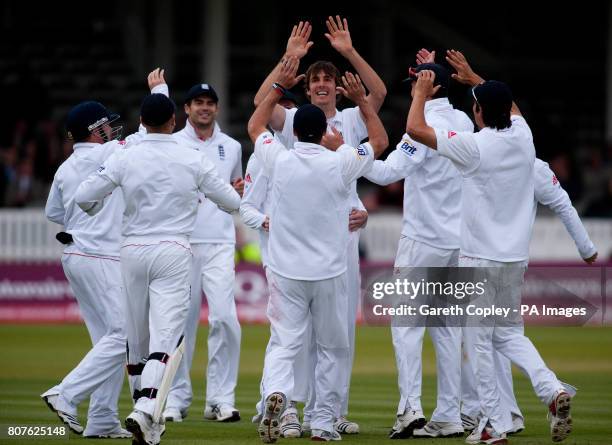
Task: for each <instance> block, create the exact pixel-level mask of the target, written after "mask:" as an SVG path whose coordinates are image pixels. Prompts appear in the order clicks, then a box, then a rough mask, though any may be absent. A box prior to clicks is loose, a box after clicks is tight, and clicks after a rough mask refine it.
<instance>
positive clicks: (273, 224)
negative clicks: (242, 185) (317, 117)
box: [255, 132, 374, 281]
mask: <svg viewBox="0 0 612 445" xmlns="http://www.w3.org/2000/svg"><path fill="white" fill-rule="evenodd" d="M255 155H256V156H257V157H258V158H259V160H260V161H261V163H262V164H263V167H264V170H265V171H266V173H267V174H268V176H269V178H270V181H272V194H271V197H270V239H269V243H268V267H269V268H270V269H271V270H272V271H273V272H274V273H277V274H278V275H281V276H284V277H286V278H290V279H294V280H305V281H318V280H325V279H329V278H333V277H337V276H339V275H341V274H342V273H344V272H345V271H346V263H347V259H346V246H347V243H348V236H349V231H348V229H347V221H348V216H349V213H350V210H351V205H350V192H351V183H352V182H353V181H355V180H356V179H357V178H358V177H360V176H361V175H363V173H364V172H366V171H368V170H369V169H370V168H371V166H372V161H373V159H374V155H373V150H372V147H371V146H370V144H369V143H365V144H362V145H360V146H359V147H356V148H352V147H349V146H348V145H343V146H341V147H340V148H339V149H338V150H337V151H336V152H332V151H329V150H327V149H326V148H325V147H322V146H321V145H317V144H309V143H304V142H296V143H295V145H294V149H293V150H287V149H286V148H285V147H284V146H283V145H282V144H280V143H279V142H277V141H275V140H274V139H273V136H272V134H271V133H269V132H265V133H262V134H261V135H260V136H259V137H258V138H257V141H256V142H255Z"/></svg>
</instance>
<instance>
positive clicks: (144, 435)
mask: <svg viewBox="0 0 612 445" xmlns="http://www.w3.org/2000/svg"><path fill="white" fill-rule="evenodd" d="M125 428H126V429H127V430H128V431H129V432H130V433H132V435H133V440H132V444H134V445H158V444H159V442H160V440H161V439H160V438H161V434H162V428H160V426H159V425H158V424H155V423H154V422H153V419H152V418H151V416H149V415H148V414H146V413H143V412H142V411H138V410H134V411H132V412H131V413H130V414H129V415H128V416H127V417H126V419H125Z"/></svg>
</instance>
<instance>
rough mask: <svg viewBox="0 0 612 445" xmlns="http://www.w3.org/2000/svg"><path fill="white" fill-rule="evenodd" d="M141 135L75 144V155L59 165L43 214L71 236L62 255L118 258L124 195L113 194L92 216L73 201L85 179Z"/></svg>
mask: <svg viewBox="0 0 612 445" xmlns="http://www.w3.org/2000/svg"><path fill="white" fill-rule="evenodd" d="M143 136H144V133H135V134H132V135H130V136H128V137H127V138H126V139H125V140H124V141H109V142H107V143H105V144H96V143H93V142H78V143H76V144H74V146H73V147H72V149H73V150H74V152H73V153H72V154H71V155H70V157H69V158H68V159H66V160H65V161H64V162H63V163H62V165H60V166H59V168H58V169H57V172H56V173H55V176H54V178H53V183H52V184H51V189H50V191H49V197H48V198H47V204H46V206H45V214H46V216H47V218H48V219H49V220H50V221H53V222H54V223H57V224H61V225H63V226H64V230H65V231H66V232H68V233H70V234H71V235H72V239H73V243H72V244H69V245H67V246H66V248H65V249H64V253H83V254H87V255H93V256H109V257H119V248H120V246H121V214H122V213H123V208H124V204H123V195H122V193H121V190H116V191H114V192H113V193H112V194H111V195H110V196H109V197H108V198H107V199H106V205H105V206H104V208H103V209H102V210H101V211H100V212H99V213H98V214H97V215H95V216H94V217H90V216H89V215H87V214H85V212H83V211H82V210H81V209H80V208H79V206H77V204H76V202H75V199H74V198H75V193H76V191H77V188H78V187H79V185H80V184H81V183H82V182H83V181H85V179H87V177H88V176H89V175H90V174H92V173H95V172H96V170H98V168H100V166H101V165H102V164H103V163H104V161H105V160H106V159H107V158H108V157H109V156H111V155H112V154H113V153H114V152H115V151H117V150H123V149H124V148H127V147H129V146H132V145H134V144H137V143H138V142H140V141H141V140H142V138H143Z"/></svg>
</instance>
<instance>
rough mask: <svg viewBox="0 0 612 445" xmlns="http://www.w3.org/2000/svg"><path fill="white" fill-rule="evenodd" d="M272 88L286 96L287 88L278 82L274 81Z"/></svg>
mask: <svg viewBox="0 0 612 445" xmlns="http://www.w3.org/2000/svg"><path fill="white" fill-rule="evenodd" d="M272 88H273V89H274V90H275V91H277V92H278V94H279V95H281V96H284V95H285V94H286V93H287V89H286V88H285V87H284V86H282V85H281V84H280V83H278V82H274V83H273V84H272Z"/></svg>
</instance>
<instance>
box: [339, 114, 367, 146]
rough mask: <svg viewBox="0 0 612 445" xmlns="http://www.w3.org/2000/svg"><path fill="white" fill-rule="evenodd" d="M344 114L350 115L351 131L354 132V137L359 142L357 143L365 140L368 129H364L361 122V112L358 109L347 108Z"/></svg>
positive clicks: (362, 121) (364, 126)
mask: <svg viewBox="0 0 612 445" xmlns="http://www.w3.org/2000/svg"><path fill="white" fill-rule="evenodd" d="M344 112H345V113H347V112H348V113H350V116H351V125H352V127H353V131H354V132H355V137H356V138H357V139H358V140H359V142H361V141H363V140H364V139H365V138H367V137H368V128H367V127H366V124H365V121H364V120H363V116H362V115H361V110H360V109H359V107H353V108H349V109H348V110H344Z"/></svg>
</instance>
